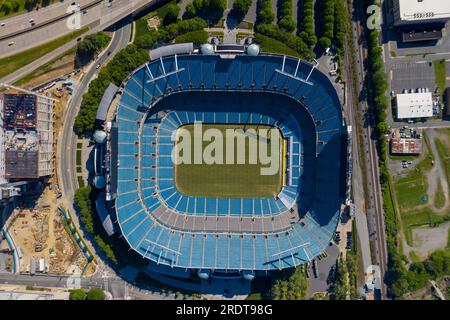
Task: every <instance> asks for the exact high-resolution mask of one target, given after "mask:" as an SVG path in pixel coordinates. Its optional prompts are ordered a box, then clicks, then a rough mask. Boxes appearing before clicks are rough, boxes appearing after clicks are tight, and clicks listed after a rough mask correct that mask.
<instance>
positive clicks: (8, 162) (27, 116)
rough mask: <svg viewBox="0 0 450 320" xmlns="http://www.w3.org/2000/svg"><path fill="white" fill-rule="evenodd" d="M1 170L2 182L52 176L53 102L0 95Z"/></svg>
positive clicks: (31, 95)
mask: <svg viewBox="0 0 450 320" xmlns="http://www.w3.org/2000/svg"><path fill="white" fill-rule="evenodd" d="M0 107H1V110H0V112H1V115H2V123H1V130H0V132H1V133H0V139H1V140H2V144H1V145H2V147H1V154H2V155H1V157H0V160H1V169H2V175H3V173H4V179H5V180H8V181H10V180H14V181H17V180H28V179H38V178H41V177H45V176H49V175H51V174H52V173H53V101H52V100H51V99H48V98H46V97H44V96H38V95H33V94H16V93H7V94H0Z"/></svg>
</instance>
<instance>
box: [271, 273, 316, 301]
mask: <svg viewBox="0 0 450 320" xmlns="http://www.w3.org/2000/svg"><path fill="white" fill-rule="evenodd" d="M289 272H291V271H289ZM307 291H308V279H307V278H306V273H305V271H304V270H303V267H297V268H295V269H294V271H293V272H292V273H291V274H290V275H288V276H284V275H282V276H281V279H276V280H275V281H274V283H273V285H272V288H271V290H270V295H271V298H272V299H273V300H305V299H307Z"/></svg>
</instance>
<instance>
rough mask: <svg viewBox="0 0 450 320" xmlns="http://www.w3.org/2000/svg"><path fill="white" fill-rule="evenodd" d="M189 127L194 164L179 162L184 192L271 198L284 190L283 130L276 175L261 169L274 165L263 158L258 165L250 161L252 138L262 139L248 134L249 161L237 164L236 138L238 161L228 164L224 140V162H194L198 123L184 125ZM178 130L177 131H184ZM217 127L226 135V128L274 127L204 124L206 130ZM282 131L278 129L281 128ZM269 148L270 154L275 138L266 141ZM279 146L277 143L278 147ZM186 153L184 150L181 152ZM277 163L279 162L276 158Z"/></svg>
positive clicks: (177, 168)
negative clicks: (265, 172)
mask: <svg viewBox="0 0 450 320" xmlns="http://www.w3.org/2000/svg"><path fill="white" fill-rule="evenodd" d="M181 128H183V129H186V130H187V131H189V133H190V134H191V137H192V139H191V141H192V143H191V144H190V145H191V159H192V161H191V164H178V165H175V185H176V187H177V189H178V191H179V192H180V193H182V194H185V195H189V196H196V197H218V198H253V197H254V198H269V197H274V196H275V195H277V194H278V193H279V192H280V191H281V187H282V171H283V170H282V168H283V166H282V156H283V155H282V149H283V148H282V146H283V144H282V140H283V139H282V136H281V133H280V138H279V141H278V142H279V144H278V145H279V148H277V151H276V154H274V155H273V159H275V158H276V159H277V161H278V163H277V165H278V168H279V170H277V172H276V173H275V174H273V175H262V174H261V169H262V168H267V167H269V166H270V165H269V164H267V165H262V164H261V163H260V161H257V162H258V163H257V164H250V163H249V158H250V156H249V152H250V150H252V149H251V148H250V142H249V140H250V139H255V140H256V141H258V139H259V138H258V137H256V136H254V135H248V136H247V137H246V139H247V140H246V142H245V164H236V163H237V148H238V146H237V145H238V144H237V143H236V141H237V140H235V148H234V150H235V151H234V157H235V161H234V164H225V163H226V142H224V143H223V159H224V164H205V163H202V164H194V160H193V159H194V151H195V148H194V144H195V143H194V125H186V126H183V127H181ZM181 128H179V129H178V130H177V134H178V132H179V131H180V129H181ZM211 128H214V129H217V130H219V131H220V132H221V133H222V134H223V135H224V136H225V131H226V129H244V130H248V129H255V130H257V132H258V133H259V132H260V130H261V129H273V127H269V126H264V125H260V126H256V125H246V126H245V127H244V125H233V124H203V130H202V131H203V132H205V130H207V129H211ZM277 130H278V129H277ZM263 141H265V146H266V147H267V149H268V150H269V151H268V155H269V156H272V155H271V152H270V150H271V146H272V143H273V140H272V139H269V140H265V139H264V140H263ZM210 143H211V142H210V141H203V142H201V139H200V143H199V145H201V146H202V150H205V148H206V147H207V146H208V145H209V144H210ZM274 147H276V146H274ZM253 150H254V149H253ZM181 154H182V153H181ZM212 154H213V155H216V153H215V152H213V153H212ZM274 163H275V161H274Z"/></svg>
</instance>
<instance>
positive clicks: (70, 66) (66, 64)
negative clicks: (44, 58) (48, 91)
mask: <svg viewBox="0 0 450 320" xmlns="http://www.w3.org/2000/svg"><path fill="white" fill-rule="evenodd" d="M74 70H75V54H74V53H71V54H68V55H65V56H63V57H62V58H61V59H60V60H57V61H55V62H54V63H53V64H51V65H48V66H47V67H45V68H41V69H39V70H38V71H37V72H36V74H34V75H33V78H32V79H29V80H28V81H26V82H25V83H21V86H22V87H24V88H27V89H30V88H34V87H36V86H38V85H40V84H42V83H47V82H49V81H51V80H52V79H56V78H58V77H61V76H64V75H66V74H69V73H71V72H72V71H74Z"/></svg>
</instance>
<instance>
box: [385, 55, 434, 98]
mask: <svg viewBox="0 0 450 320" xmlns="http://www.w3.org/2000/svg"><path fill="white" fill-rule="evenodd" d="M391 76H392V83H391V87H392V90H394V92H395V93H396V94H397V93H402V92H403V90H404V89H407V90H410V89H414V90H416V89H417V88H428V89H429V90H430V91H431V92H434V90H435V89H436V80H435V76H434V67H433V64H432V63H429V62H427V61H422V62H396V63H393V64H392V71H391ZM414 92H415V91H414Z"/></svg>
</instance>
